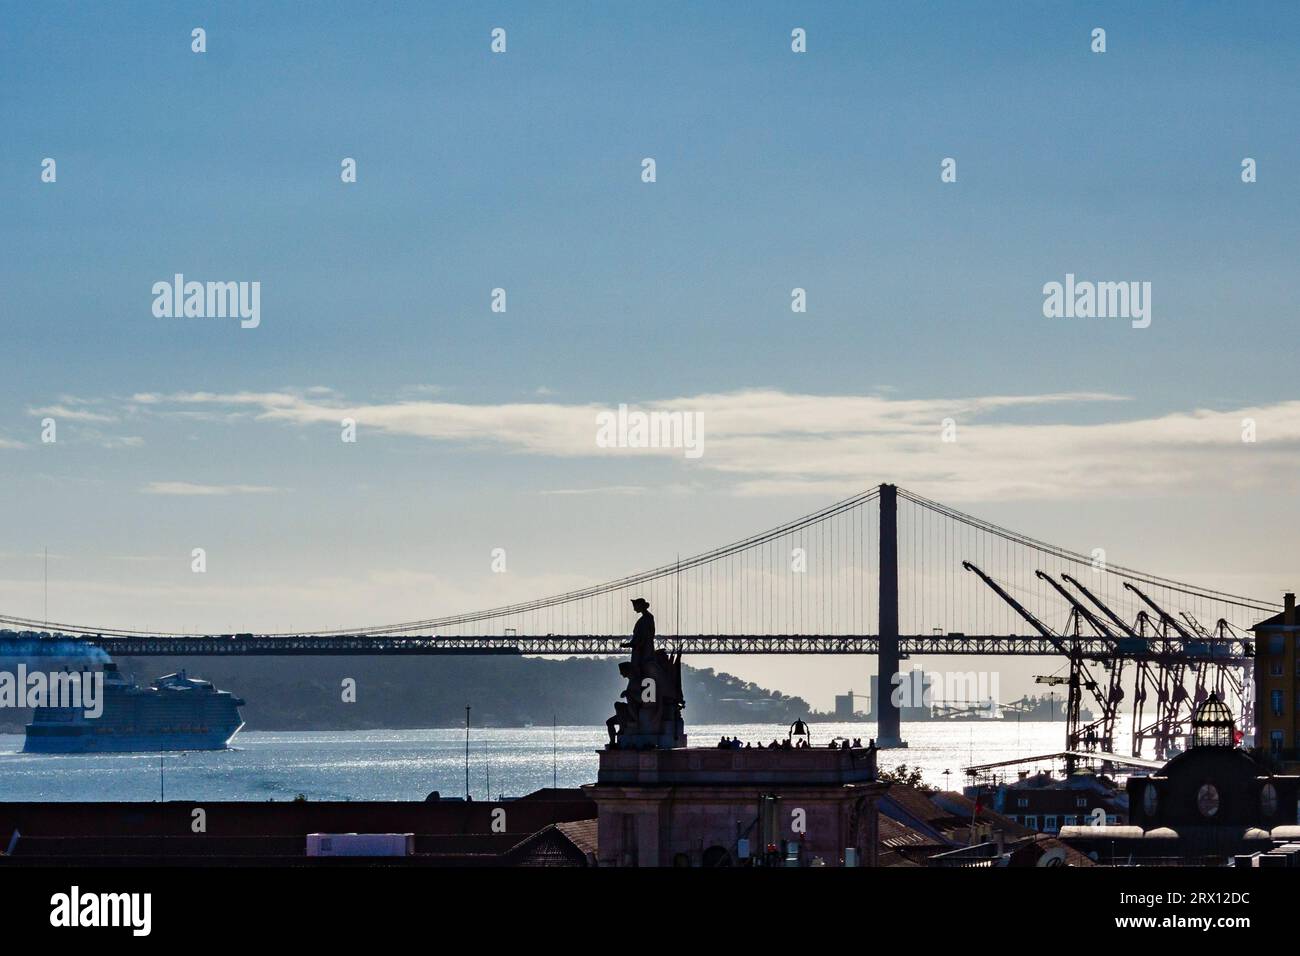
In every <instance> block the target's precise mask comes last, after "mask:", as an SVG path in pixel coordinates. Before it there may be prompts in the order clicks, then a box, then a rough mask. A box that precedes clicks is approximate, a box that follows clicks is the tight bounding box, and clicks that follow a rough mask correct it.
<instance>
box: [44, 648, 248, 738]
mask: <svg viewBox="0 0 1300 956" xmlns="http://www.w3.org/2000/svg"><path fill="white" fill-rule="evenodd" d="M103 696H104V709H103V713H101V714H100V715H99V716H98V717H94V718H90V717H87V716H86V714H85V712H84V711H83V710H81V709H79V708H69V707H38V708H36V709H35V710H34V711H33V712H32V722H31V723H30V724H28V725H27V735H26V740H25V742H24V744H23V752H24V753H60V754H68V753H130V752H141V751H143V752H157V751H163V750H223V749H225V748H226V747H227V746H229V744H230V741H231V739H232V738H233V737H234V736H235V734H237V733H239V729H240V728H241V727H243V726H244V721H243V718H241V717H240V716H239V708H240V707H242V706H243V704H244V702H243V701H242V700H240V699H239V698H238V697H234V696H232V695H231V694H230V692H229V691H224V690H217V689H216V688H215V687H213V686H212V682H211V681H205V680H197V679H195V678H193V677H187V676H185V672H184V671H181V672H180V673H178V674H168V675H167V676H165V677H160V678H158V679H157V680H156V681H154V682H153V683H152V684H150V685H149V686H148V687H141V686H140V685H139V684H137V683H135V681H133V680H128V679H127V678H126V677H124V676H123V675H122V674H121V673H120V672H119V671H118V669H117V665H116V664H105V665H104V690H103Z"/></svg>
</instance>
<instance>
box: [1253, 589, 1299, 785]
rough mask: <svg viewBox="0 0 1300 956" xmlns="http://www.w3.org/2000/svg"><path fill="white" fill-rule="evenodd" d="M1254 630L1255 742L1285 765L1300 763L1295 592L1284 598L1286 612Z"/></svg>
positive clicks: (1297, 631)
mask: <svg viewBox="0 0 1300 956" xmlns="http://www.w3.org/2000/svg"><path fill="white" fill-rule="evenodd" d="M1251 630H1253V631H1254V632H1255V735H1256V736H1255V743H1256V746H1258V747H1259V748H1260V749H1261V750H1262V751H1263V752H1265V753H1267V754H1270V755H1272V757H1273V759H1275V760H1276V761H1278V762H1279V763H1280V764H1282V765H1283V766H1284V767H1286V768H1294V767H1296V766H1298V765H1300V739H1297V737H1296V734H1297V732H1298V731H1300V723H1297V712H1298V711H1300V681H1298V680H1297V677H1298V676H1300V671H1298V670H1297V667H1300V656H1298V655H1297V645H1300V625H1298V624H1297V623H1296V612H1295V595H1294V594H1291V593H1288V594H1287V595H1286V597H1285V598H1284V599H1283V611H1282V613H1281V614H1275V615H1273V617H1270V618H1268V619H1267V620H1264V621H1260V622H1259V623H1258V624H1256V625H1255V626H1254V627H1253V628H1251Z"/></svg>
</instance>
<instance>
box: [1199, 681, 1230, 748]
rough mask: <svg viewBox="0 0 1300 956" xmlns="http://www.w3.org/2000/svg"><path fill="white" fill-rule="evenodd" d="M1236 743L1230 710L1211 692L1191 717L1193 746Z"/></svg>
mask: <svg viewBox="0 0 1300 956" xmlns="http://www.w3.org/2000/svg"><path fill="white" fill-rule="evenodd" d="M1236 743H1237V728H1236V725H1235V724H1233V722H1232V711H1231V710H1230V709H1229V708H1228V705H1227V704H1225V703H1224V702H1223V701H1221V700H1219V695H1218V694H1211V695H1210V696H1209V697H1207V698H1206V699H1205V702H1204V703H1203V704H1201V706H1200V707H1198V708H1197V709H1196V715H1195V716H1194V717H1192V746H1193V747H1232V746H1235V745H1236Z"/></svg>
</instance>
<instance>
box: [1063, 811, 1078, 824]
mask: <svg viewBox="0 0 1300 956" xmlns="http://www.w3.org/2000/svg"><path fill="white" fill-rule="evenodd" d="M1078 823H1079V818H1078V817H1076V816H1075V815H1074V814H1072V813H1067V814H1066V815H1065V816H1063V817H1061V826H1063V827H1072V826H1077V825H1078Z"/></svg>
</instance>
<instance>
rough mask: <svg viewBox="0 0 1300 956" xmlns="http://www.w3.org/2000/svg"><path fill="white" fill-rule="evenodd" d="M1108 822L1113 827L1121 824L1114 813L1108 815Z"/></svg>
mask: <svg viewBox="0 0 1300 956" xmlns="http://www.w3.org/2000/svg"><path fill="white" fill-rule="evenodd" d="M1106 822H1107V823H1109V824H1111V825H1112V826H1113V825H1114V824H1116V823H1119V817H1117V816H1115V814H1113V813H1108V814H1106Z"/></svg>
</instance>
